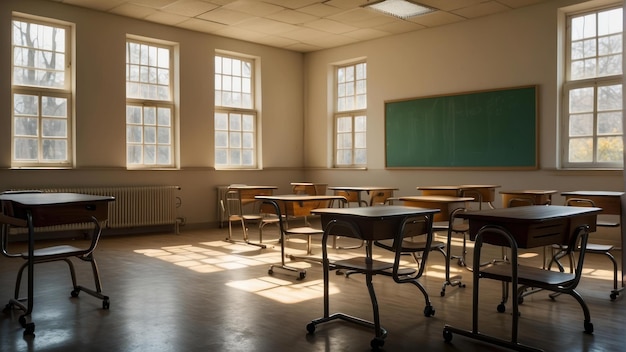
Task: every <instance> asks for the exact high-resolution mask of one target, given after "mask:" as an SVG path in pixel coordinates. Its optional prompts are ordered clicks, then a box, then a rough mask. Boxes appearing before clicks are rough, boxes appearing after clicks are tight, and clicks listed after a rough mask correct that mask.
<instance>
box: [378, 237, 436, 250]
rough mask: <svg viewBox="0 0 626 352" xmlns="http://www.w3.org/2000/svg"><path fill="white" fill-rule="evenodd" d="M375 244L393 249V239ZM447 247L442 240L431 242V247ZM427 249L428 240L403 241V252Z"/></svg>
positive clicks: (432, 248)
mask: <svg viewBox="0 0 626 352" xmlns="http://www.w3.org/2000/svg"><path fill="white" fill-rule="evenodd" d="M374 244H376V245H377V246H379V247H381V248H384V249H386V250H389V251H393V240H383V241H376V242H375V243H374ZM438 248H442V249H443V248H446V244H445V243H443V242H441V241H433V242H432V243H431V244H430V249H431V250H434V249H438ZM425 249H426V241H417V242H413V241H409V240H404V241H402V248H401V249H400V250H401V251H402V252H423V251H424V250H425Z"/></svg>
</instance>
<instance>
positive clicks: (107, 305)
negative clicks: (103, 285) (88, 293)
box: [102, 299, 111, 309]
mask: <svg viewBox="0 0 626 352" xmlns="http://www.w3.org/2000/svg"><path fill="white" fill-rule="evenodd" d="M109 308H111V302H110V301H109V300H108V299H105V300H104V301H102V309H109Z"/></svg>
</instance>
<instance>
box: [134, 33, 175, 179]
mask: <svg viewBox="0 0 626 352" xmlns="http://www.w3.org/2000/svg"><path fill="white" fill-rule="evenodd" d="M129 43H134V44H140V45H147V46H149V47H155V48H157V49H158V48H161V49H167V50H168V51H169V68H168V70H169V72H168V75H169V77H168V78H169V83H168V89H169V92H168V96H169V99H168V100H165V99H155V98H138V97H129V96H128V84H129V80H128V77H129V76H128V75H129V71H128V70H129V65H130V63H129V61H128V59H129V56H128V55H129V54H128V45H129ZM124 44H125V46H126V49H125V51H124V55H125V60H124V66H125V76H126V78H125V84H126V90H125V91H126V94H125V95H126V104H125V105H126V113H125V126H126V148H125V150H126V168H127V169H129V170H158V169H177V168H178V157H177V156H178V154H177V149H178V144H177V140H178V139H177V137H176V136H177V126H178V114H177V111H178V109H177V108H176V99H175V85H176V82H177V76H176V70H175V67H176V64H175V60H176V55H175V53H176V44H175V43H171V42H165V41H162V40H158V39H150V38H143V37H137V36H131V35H129V36H127V37H126V40H125V43H124ZM157 56H158V54H157ZM129 107H140V108H141V110H142V122H141V123H129V121H128V118H129V117H128V109H129ZM147 108H155V109H157V111H158V110H159V109H168V110H169V111H170V121H169V126H168V127H167V128H168V129H169V142H158V129H159V124H158V120H157V121H156V122H155V123H154V124H146V123H145V122H144V121H143V112H144V110H145V109H147ZM157 119H158V117H157ZM137 126H141V131H142V137H141V141H140V142H131V141H129V129H130V128H132V127H137ZM147 128H156V131H157V132H156V133H155V142H146V141H145V131H146V129H147ZM163 145H166V146H168V148H169V157H170V160H169V161H170V162H169V163H167V164H166V163H159V162H158V151H157V152H156V153H155V155H154V159H155V162H154V163H146V162H145V155H146V149H147V148H148V147H152V146H154V148H155V149H156V150H158V148H159V146H163ZM131 146H141V147H142V148H141V149H142V150H141V153H142V156H141V163H133V164H131V163H129V153H130V152H129V148H130V147H131Z"/></svg>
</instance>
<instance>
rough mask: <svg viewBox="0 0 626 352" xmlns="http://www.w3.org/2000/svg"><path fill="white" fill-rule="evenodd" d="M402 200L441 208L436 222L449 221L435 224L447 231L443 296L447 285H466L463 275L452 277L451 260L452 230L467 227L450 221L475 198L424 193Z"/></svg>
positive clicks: (457, 230)
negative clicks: (439, 224) (455, 224)
mask: <svg viewBox="0 0 626 352" xmlns="http://www.w3.org/2000/svg"><path fill="white" fill-rule="evenodd" d="M398 199H399V200H400V201H402V202H403V204H404V205H407V206H412V207H418V208H435V209H439V213H437V214H435V219H434V221H435V222H444V221H445V222H447V223H446V225H444V226H437V225H435V231H436V230H443V229H445V230H446V231H447V233H448V234H447V237H446V277H445V281H444V283H443V286H442V288H441V292H440V294H441V296H445V292H446V289H445V288H446V286H448V285H449V286H459V287H465V285H464V284H463V283H462V282H461V279H462V277H461V276H460V275H456V276H454V277H450V261H451V260H452V253H451V252H452V249H451V247H452V232H459V233H460V232H465V231H466V230H467V229H466V228H464V227H458V226H457V227H454V224H452V223H449V222H450V219H451V217H455V216H456V214H457V213H460V212H462V211H465V209H466V202H471V201H473V200H474V198H472V197H458V196H445V195H430V196H427V195H424V196H405V197H399V198H398ZM463 237H464V238H463V243H465V234H464V233H463ZM465 250H466V249H465V246H463V254H462V255H461V257H460V259H461V263H462V265H464V264H465V259H464V257H465Z"/></svg>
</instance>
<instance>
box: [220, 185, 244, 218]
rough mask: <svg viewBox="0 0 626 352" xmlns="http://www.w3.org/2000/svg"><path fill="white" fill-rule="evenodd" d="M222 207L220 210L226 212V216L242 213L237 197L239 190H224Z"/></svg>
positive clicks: (239, 199) (239, 200)
mask: <svg viewBox="0 0 626 352" xmlns="http://www.w3.org/2000/svg"><path fill="white" fill-rule="evenodd" d="M222 207H223V208H222V210H224V212H226V215H227V216H228V217H231V216H241V215H243V206H242V204H241V198H240V197H239V191H237V190H236V189H229V190H228V191H226V197H225V198H224V199H223V200H222Z"/></svg>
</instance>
